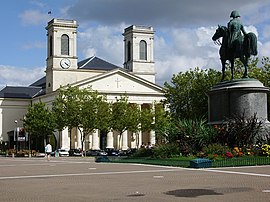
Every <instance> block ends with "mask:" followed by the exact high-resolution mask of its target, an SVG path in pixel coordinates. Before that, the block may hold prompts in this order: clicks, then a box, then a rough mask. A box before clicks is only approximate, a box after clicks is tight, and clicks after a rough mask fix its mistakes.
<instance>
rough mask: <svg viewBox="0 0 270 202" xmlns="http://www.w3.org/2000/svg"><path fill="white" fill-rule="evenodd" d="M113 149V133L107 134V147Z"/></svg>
mask: <svg viewBox="0 0 270 202" xmlns="http://www.w3.org/2000/svg"><path fill="white" fill-rule="evenodd" d="M106 148H110V149H113V148H114V147H113V131H110V132H108V134H107V147H106Z"/></svg>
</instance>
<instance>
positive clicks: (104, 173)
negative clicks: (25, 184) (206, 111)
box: [0, 169, 179, 180]
mask: <svg viewBox="0 0 270 202" xmlns="http://www.w3.org/2000/svg"><path fill="white" fill-rule="evenodd" d="M174 171H179V169H169V170H135V171H120V172H101V173H70V174H55V175H28V176H9V177H0V180H7V179H28V178H52V177H67V176H90V175H119V174H136V173H157V172H174Z"/></svg>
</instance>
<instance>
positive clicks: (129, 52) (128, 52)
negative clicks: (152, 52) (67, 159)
mask: <svg viewBox="0 0 270 202" xmlns="http://www.w3.org/2000/svg"><path fill="white" fill-rule="evenodd" d="M130 60H131V43H130V41H129V42H128V44H127V61H130Z"/></svg>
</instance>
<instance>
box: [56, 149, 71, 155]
mask: <svg viewBox="0 0 270 202" xmlns="http://www.w3.org/2000/svg"><path fill="white" fill-rule="evenodd" d="M54 153H55V155H57V154H58V155H59V156H69V153H68V150H66V149H57V150H55V152H54Z"/></svg>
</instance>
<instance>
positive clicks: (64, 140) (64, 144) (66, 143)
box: [60, 127, 70, 148]
mask: <svg viewBox="0 0 270 202" xmlns="http://www.w3.org/2000/svg"><path fill="white" fill-rule="evenodd" d="M61 136H62V137H61V143H60V148H69V147H70V138H69V134H68V128H67V127H66V128H65V129H64V130H63V131H62V134H61Z"/></svg>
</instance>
